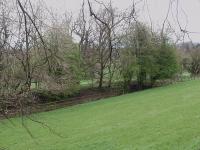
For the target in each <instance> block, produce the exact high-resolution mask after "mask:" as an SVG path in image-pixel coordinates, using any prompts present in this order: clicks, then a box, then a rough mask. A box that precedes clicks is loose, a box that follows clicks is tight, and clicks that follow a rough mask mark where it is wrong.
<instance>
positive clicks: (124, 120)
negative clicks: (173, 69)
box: [0, 80, 200, 150]
mask: <svg viewBox="0 0 200 150" xmlns="http://www.w3.org/2000/svg"><path fill="white" fill-rule="evenodd" d="M34 118H35V119H37V120H40V121H43V122H45V123H47V124H48V125H49V126H51V127H52V128H53V129H54V130H55V131H56V132H57V133H60V134H61V135H62V136H63V137H58V136H56V135H55V134H53V133H52V132H50V131H49V129H47V128H45V127H43V126H41V125H38V124H37V123H34V122H32V121H29V120H27V121H26V124H27V126H28V127H29V128H30V130H31V132H32V134H33V135H34V138H31V137H30V136H29V135H28V133H27V132H26V130H25V129H24V128H22V127H21V119H20V118H19V119H12V121H13V123H14V126H13V125H11V124H10V123H9V122H8V121H7V120H5V121H2V122H1V123H0V147H2V148H6V150H151V149H152V150H199V149H200V80H194V81H187V82H184V83H178V84H175V85H170V86H166V87H161V88H155V89H151V90H146V91H142V92H137V93H133V94H128V95H123V96H119V97H114V98H108V99H105V100H101V101H97V102H91V103H87V104H83V105H77V106H74V107H71V108H66V109H59V110H55V111H51V112H45V113H40V114H37V115H34Z"/></svg>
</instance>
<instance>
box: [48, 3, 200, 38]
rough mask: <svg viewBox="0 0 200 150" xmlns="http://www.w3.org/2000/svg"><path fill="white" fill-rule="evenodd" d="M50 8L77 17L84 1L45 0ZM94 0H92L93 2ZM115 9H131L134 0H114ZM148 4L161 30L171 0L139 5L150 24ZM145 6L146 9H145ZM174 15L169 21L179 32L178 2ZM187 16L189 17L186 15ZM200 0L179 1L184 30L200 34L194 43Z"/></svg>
mask: <svg viewBox="0 0 200 150" xmlns="http://www.w3.org/2000/svg"><path fill="white" fill-rule="evenodd" d="M44 1H45V2H46V4H47V6H48V7H51V8H52V9H53V10H55V11H56V12H58V13H60V14H62V13H64V12H65V11H68V12H72V13H73V14H74V15H77V14H78V12H79V9H80V7H81V4H82V0H44ZM92 1H93V0H91V2H92ZM101 1H103V2H108V1H109V0H101ZM112 1H113V4H114V6H115V7H118V8H119V9H125V8H128V7H130V5H131V4H132V0H112ZM145 1H146V3H148V9H149V14H150V16H151V18H152V22H153V26H154V27H156V28H159V27H161V26H162V22H163V20H164V19H165V17H166V14H167V10H168V7H169V1H170V0H143V2H142V3H141V4H140V5H138V8H137V9H140V12H139V16H140V20H142V21H144V22H147V23H149V22H150V21H149V17H148V13H147V7H146V6H147V5H145V6H144V5H143V4H144V3H145ZM172 1H173V0H172ZM143 6H144V7H143ZM171 12H172V13H170V15H169V18H168V20H169V21H170V24H172V26H173V27H174V28H175V30H176V31H177V32H179V28H178V25H177V20H176V18H177V17H176V13H177V11H176V2H174V3H173V6H172V11H171ZM184 12H185V14H187V17H186V16H185V15H184ZM172 14H173V15H174V17H173V15H172ZM199 15H200V0H179V15H178V16H179V17H178V18H179V21H180V23H181V26H182V28H184V26H185V25H186V23H187V19H188V26H187V30H189V31H191V32H199V33H195V34H194V33H192V34H190V36H191V38H192V40H193V41H194V42H200V17H199Z"/></svg>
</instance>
